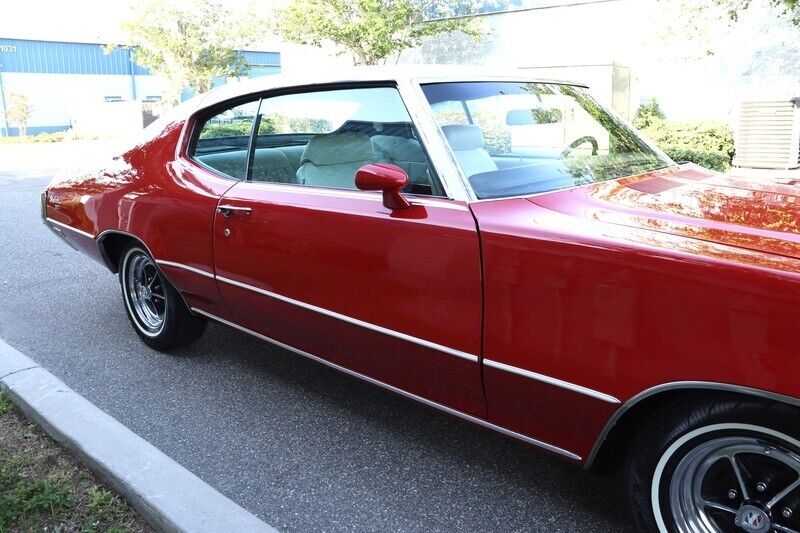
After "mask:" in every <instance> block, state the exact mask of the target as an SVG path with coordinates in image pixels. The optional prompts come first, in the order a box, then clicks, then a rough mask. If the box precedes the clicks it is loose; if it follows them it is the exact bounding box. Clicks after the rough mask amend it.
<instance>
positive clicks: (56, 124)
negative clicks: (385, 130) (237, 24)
mask: <svg viewBox="0 0 800 533" xmlns="http://www.w3.org/2000/svg"><path fill="white" fill-rule="evenodd" d="M239 54H240V55H241V56H242V57H244V59H245V61H246V62H247V64H248V65H250V71H249V72H248V76H249V77H256V76H263V75H268V74H276V73H278V72H280V69H281V56H280V53H278V52H256V51H249V50H248V51H241V52H239ZM31 75H35V76H31ZM81 76H86V84H85V85H84V88H85V91H86V94H83V95H82V96H84V97H86V98H94V99H95V100H96V101H100V102H102V101H103V99H104V98H106V97H108V96H112V95H113V96H120V97H122V98H123V99H132V100H136V99H144V98H148V97H152V96H160V95H154V94H152V90H143V89H142V86H143V85H144V86H152V85H153V83H148V80H153V79H155V78H154V76H153V75H152V73H151V72H150V70H149V69H147V68H145V67H143V66H142V65H139V64H137V63H136V62H135V61H134V60H133V51H132V49H131V48H129V47H120V48H116V49H114V50H113V51H111V52H110V53H106V52H105V48H104V45H102V44H98V43H71V42H56V41H33V40H25V39H4V38H0V112H2V110H4V109H5V108H6V99H7V95H8V94H9V93H10V92H22V93H32V92H36V91H32V90H31V89H32V86H39V87H41V86H49V87H59V82H61V83H62V84H63V83H67V82H68V83H72V84H73V85H74V83H75V78H76V77H81ZM126 77H127V79H129V81H128V82H124V83H120V82H122V80H125V79H126ZM81 79H83V78H81ZM226 81H227V80H224V79H223V80H220V82H222V83H224V82H226ZM121 86H124V87H126V88H127V90H125V91H123V90H120V89H119V87H121ZM111 87H113V89H110V88H111ZM94 93H96V94H94ZM140 93H142V94H140ZM60 97H61V98H64V97H63V96H61V95H59V94H57V93H53V94H52V99H58V98H60ZM31 98H32V101H31V105H32V106H33V108H34V115H36V117H35V120H34V121H33V122H34V123H32V124H29V126H28V133H29V134H35V133H39V132H45V131H46V132H52V131H59V130H64V129H67V128H68V127H69V124H68V123H65V119H64V116H63V114H62V115H60V116H57V115H58V114H57V113H55V112H52V113H49V114H50V115H51V116H50V117H48V110H49V109H51V108H53V107H55V106H53V102H45V101H43V98H44V96H43V95H42V94H41V93H37V94H33V96H32V97H31ZM37 99H38V100H39V101H38V102H37V101H36V100H37ZM64 103H65V104H66V105H68V104H69V102H64ZM67 122H68V121H67ZM16 134H17V128H16V127H14V125H12V124H7V123H6V122H5V121H4V120H3V119H2V117H0V136H4V135H16Z"/></svg>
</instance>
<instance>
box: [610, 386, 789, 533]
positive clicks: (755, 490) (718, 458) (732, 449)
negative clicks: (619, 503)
mask: <svg viewBox="0 0 800 533" xmlns="http://www.w3.org/2000/svg"><path fill="white" fill-rule="evenodd" d="M799 422H800V416H798V412H797V410H796V409H795V408H792V407H789V406H786V405H783V404H779V403H770V402H760V401H755V400H742V399H738V398H733V397H731V398H728V399H714V400H712V399H710V398H709V399H708V400H707V401H704V402H692V403H691V404H681V405H672V406H670V407H669V408H668V409H665V410H664V411H663V412H660V413H658V414H657V415H655V416H653V417H651V418H650V422H648V423H647V424H646V425H645V427H643V428H642V430H641V432H640V434H639V435H638V437H637V438H636V439H635V441H634V443H633V446H632V449H631V452H632V454H631V456H630V457H629V458H628V462H627V465H626V477H627V480H628V488H629V494H630V501H631V506H632V509H633V514H634V520H635V522H636V523H637V525H638V526H639V527H640V528H642V529H643V530H647V531H659V532H692V533H712V532H713V533H716V532H728V531H733V532H745V533H771V532H778V533H793V532H794V533H799V532H800V424H798V423H799Z"/></svg>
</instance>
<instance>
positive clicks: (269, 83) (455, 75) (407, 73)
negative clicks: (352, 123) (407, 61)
mask: <svg viewBox="0 0 800 533" xmlns="http://www.w3.org/2000/svg"><path fill="white" fill-rule="evenodd" d="M500 80H507V81H526V82H538V83H558V84H564V85H575V86H579V87H586V86H585V85H583V84H580V83H575V82H571V81H563V80H552V79H540V78H537V77H536V76H532V75H531V74H530V73H528V72H526V71H524V70H500V71H497V70H493V69H490V68H488V67H480V66H461V65H393V66H369V67H350V68H336V69H330V70H320V69H315V70H314V71H313V72H302V73H298V72H292V73H286V74H283V73H281V74H273V75H269V76H260V77H257V78H248V79H244V80H241V81H236V82H230V83H227V84H225V85H221V86H219V87H216V88H215V89H212V90H211V91H209V92H207V93H205V94H203V95H200V96H199V97H198V98H197V99H196V107H195V109H202V108H206V107H209V106H212V105H215V104H217V103H219V102H223V101H225V100H229V99H232V98H236V97H238V96H243V95H247V94H253V93H259V92H263V91H269V90H274V89H284V88H291V87H304V86H313V85H326V84H333V83H350V82H352V83H360V82H380V81H394V82H403V81H413V82H417V83H437V82H439V83H441V82H448V81H500Z"/></svg>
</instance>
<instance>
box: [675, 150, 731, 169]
mask: <svg viewBox="0 0 800 533" xmlns="http://www.w3.org/2000/svg"><path fill="white" fill-rule="evenodd" d="M663 150H664V152H666V154H667V155H668V156H669V157H670V159H672V160H673V161H675V162H678V163H682V162H685V161H689V162H691V163H694V164H695V165H700V166H701V167H703V168H708V169H710V170H716V171H718V172H724V171H726V170H728V169H729V168H730V166H731V160H730V158H729V157H728V156H726V155H725V154H722V153H720V152H712V151H710V150H692V149H691V148H683V147H679V146H666V147H664V148H663Z"/></svg>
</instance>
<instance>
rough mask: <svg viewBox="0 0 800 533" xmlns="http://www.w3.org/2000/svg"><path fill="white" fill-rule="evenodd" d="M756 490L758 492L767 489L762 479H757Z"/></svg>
mask: <svg viewBox="0 0 800 533" xmlns="http://www.w3.org/2000/svg"><path fill="white" fill-rule="evenodd" d="M756 490H757V491H758V492H764V491H765V490H767V484H766V483H764V482H763V481H759V482H758V483H757V484H756Z"/></svg>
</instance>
